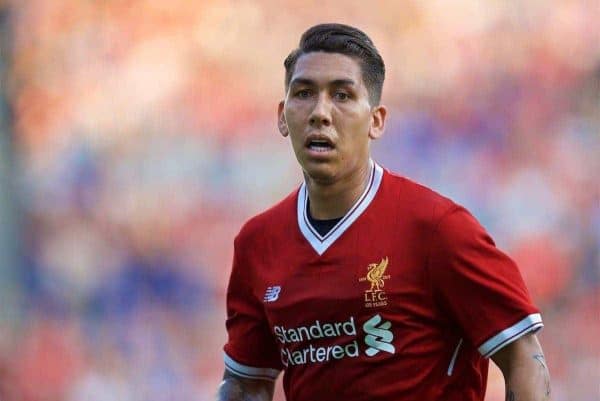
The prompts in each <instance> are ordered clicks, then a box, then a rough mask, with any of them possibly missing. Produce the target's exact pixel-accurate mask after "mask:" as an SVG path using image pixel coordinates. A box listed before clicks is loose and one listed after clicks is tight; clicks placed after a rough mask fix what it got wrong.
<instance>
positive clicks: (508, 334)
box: [479, 313, 544, 358]
mask: <svg viewBox="0 0 600 401" xmlns="http://www.w3.org/2000/svg"><path fill="white" fill-rule="evenodd" d="M542 327H544V324H543V323H542V316H541V315H540V314H539V313H534V314H531V315H529V316H527V317H526V318H524V319H523V320H521V321H519V322H517V323H515V324H514V325H512V326H510V327H508V328H506V329H504V330H502V331H501V332H500V333H498V334H496V335H495V336H493V337H492V338H490V339H489V340H487V341H486V342H484V343H483V344H481V345H480V346H479V353H480V354H481V355H482V356H483V357H484V358H489V357H490V356H492V355H494V354H495V353H496V352H497V351H499V350H500V349H502V348H503V347H505V346H506V345H508V344H510V343H512V342H513V341H515V340H518V339H519V338H520V337H522V336H524V335H525V334H527V333H532V332H536V331H538V330H539V329H541V328H542Z"/></svg>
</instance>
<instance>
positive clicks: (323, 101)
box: [309, 94, 331, 127]
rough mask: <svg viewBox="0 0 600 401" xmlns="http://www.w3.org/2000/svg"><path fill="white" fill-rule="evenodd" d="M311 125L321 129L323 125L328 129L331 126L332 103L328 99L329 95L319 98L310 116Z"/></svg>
mask: <svg viewBox="0 0 600 401" xmlns="http://www.w3.org/2000/svg"><path fill="white" fill-rule="evenodd" d="M309 123H310V125H311V126H313V127H320V126H322V125H324V126H326V127H328V126H329V125H331V102H330V101H329V99H328V98H327V95H325V94H322V95H320V96H319V97H318V98H317V102H316V103H315V107H314V108H313V110H312V113H311V114H310V119H309Z"/></svg>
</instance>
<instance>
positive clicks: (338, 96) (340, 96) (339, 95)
mask: <svg viewBox="0 0 600 401" xmlns="http://www.w3.org/2000/svg"><path fill="white" fill-rule="evenodd" d="M334 96H335V98H336V99H337V100H348V99H349V98H350V95H348V94H347V93H346V92H336V93H335V94H334Z"/></svg>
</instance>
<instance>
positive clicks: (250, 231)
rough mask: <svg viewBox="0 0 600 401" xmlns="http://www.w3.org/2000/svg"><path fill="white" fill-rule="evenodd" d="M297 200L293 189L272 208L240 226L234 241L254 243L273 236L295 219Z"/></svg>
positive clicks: (296, 191)
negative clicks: (250, 241)
mask: <svg viewBox="0 0 600 401" xmlns="http://www.w3.org/2000/svg"><path fill="white" fill-rule="evenodd" d="M297 198H298V189H295V190H294V191H293V192H291V193H290V194H288V195H287V196H286V197H285V198H283V199H281V200H280V201H279V202H277V203H276V204H274V205H273V206H271V207H269V208H268V209H266V210H264V211H263V212H260V213H258V214H256V215H254V216H252V217H251V218H249V219H248V220H247V221H246V222H245V223H244V224H243V225H242V228H241V229H240V232H239V233H238V235H237V238H236V241H246V240H252V241H255V240H257V239H259V238H262V237H265V236H272V235H275V234H276V232H277V231H280V230H281V228H282V227H285V226H287V225H288V224H289V223H290V221H293V219H294V218H295V217H296V202H297Z"/></svg>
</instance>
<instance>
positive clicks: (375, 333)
mask: <svg viewBox="0 0 600 401" xmlns="http://www.w3.org/2000/svg"><path fill="white" fill-rule="evenodd" d="M380 323H381V316H379V314H377V315H375V316H373V317H372V318H371V319H369V320H367V321H366V322H365V324H363V330H364V331H365V333H367V335H366V336H365V344H367V346H368V347H369V348H367V350H366V351H365V352H366V354H367V355H368V356H374V355H377V354H378V353H379V352H380V351H385V352H389V353H390V354H393V353H395V352H396V348H394V346H393V345H392V344H391V342H392V340H393V339H394V335H393V334H392V332H391V331H390V330H389V329H390V327H392V324H391V323H390V322H383V323H381V324H380ZM378 325H379V327H378Z"/></svg>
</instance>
